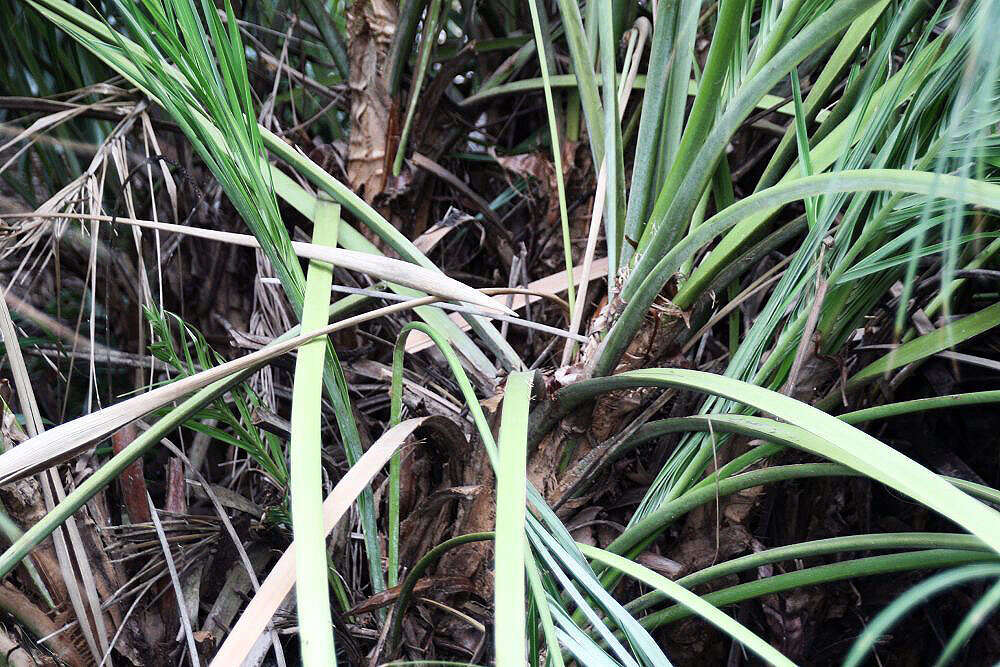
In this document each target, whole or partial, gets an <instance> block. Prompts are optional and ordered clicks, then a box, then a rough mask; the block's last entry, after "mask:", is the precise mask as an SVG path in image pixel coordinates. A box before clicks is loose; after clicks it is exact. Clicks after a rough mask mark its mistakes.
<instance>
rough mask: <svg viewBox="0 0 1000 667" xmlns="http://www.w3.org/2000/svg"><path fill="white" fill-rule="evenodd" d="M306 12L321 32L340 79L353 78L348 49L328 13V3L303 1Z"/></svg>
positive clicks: (312, 0)
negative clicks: (348, 59)
mask: <svg viewBox="0 0 1000 667" xmlns="http://www.w3.org/2000/svg"><path fill="white" fill-rule="evenodd" d="M302 4H303V5H305V8H306V11H307V12H308V13H309V16H310V17H312V20H313V23H315V24H316V28H317V29H318V30H319V35H320V37H322V38H323V43H324V44H325V45H326V48H327V50H328V51H329V52H330V55H332V56H333V64H334V65H336V66H337V72H338V73H339V74H340V78H341V79H343V80H344V81H347V80H348V79H350V78H351V66H350V63H348V61H347V49H345V48H344V40H342V39H341V38H340V33H338V32H337V26H335V25H334V24H333V21H332V20H331V19H330V15H329V14H327V13H326V6H325V5H326V3H325V2H323V0H302Z"/></svg>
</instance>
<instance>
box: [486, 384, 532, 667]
mask: <svg viewBox="0 0 1000 667" xmlns="http://www.w3.org/2000/svg"><path fill="white" fill-rule="evenodd" d="M532 377H533V373H512V374H511V375H510V376H509V377H508V378H507V385H506V388H505V389H504V399H503V412H502V414H501V420H500V434H499V438H498V442H497V446H498V447H499V449H500V468H499V469H498V470H497V518H496V544H495V547H494V554H495V555H494V557H495V559H496V565H495V569H494V572H495V574H494V576H495V578H496V585H495V586H494V590H495V591H496V603H495V605H494V609H495V610H496V611H495V613H496V630H495V636H496V660H497V664H500V665H521V664H524V661H525V659H526V657H527V653H528V647H527V644H526V642H525V625H524V621H525V618H526V614H525V607H524V577H525V572H524V557H525V550H526V549H527V546H528V545H527V542H526V541H525V539H524V529H525V523H524V522H525V502H526V498H525V484H526V482H527V479H526V473H527V456H528V407H529V403H530V401H531V381H532Z"/></svg>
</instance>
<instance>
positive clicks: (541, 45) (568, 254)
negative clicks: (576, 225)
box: [528, 0, 575, 311]
mask: <svg viewBox="0 0 1000 667" xmlns="http://www.w3.org/2000/svg"><path fill="white" fill-rule="evenodd" d="M538 2H539V0H528V9H530V10H531V27H532V29H533V30H534V33H535V46H536V50H537V52H538V65H539V69H540V70H541V72H542V85H543V88H544V91H545V112H546V114H547V116H548V120H549V142H550V143H551V144H552V168H553V169H555V172H556V194H557V196H558V198H559V223H560V225H562V236H563V257H564V260H565V262H566V280H567V287H566V300H567V301H568V302H569V309H570V311H572V310H573V299H574V296H575V295H574V291H573V244H572V241H571V239H570V236H569V213H568V212H567V207H566V185H565V183H564V181H565V178H564V176H563V164H562V141H560V139H559V126H558V125H557V124H556V111H555V103H554V102H553V101H552V84H551V82H550V81H549V61H548V55H547V54H546V49H545V39H544V36H543V35H542V24H541V19H540V18H539V14H538Z"/></svg>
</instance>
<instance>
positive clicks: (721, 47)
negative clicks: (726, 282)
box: [636, 0, 766, 253]
mask: <svg viewBox="0 0 1000 667" xmlns="http://www.w3.org/2000/svg"><path fill="white" fill-rule="evenodd" d="M745 5H746V0H721V2H720V4H719V14H718V20H717V21H716V24H715V33H714V34H713V35H712V46H711V47H710V48H709V50H708V59H707V60H706V62H705V69H704V71H703V72H702V76H701V82H700V85H699V86H698V94H697V95H696V96H695V98H694V104H693V105H692V106H691V113H690V115H689V116H688V123H687V126H686V127H685V128H684V134H683V135H682V137H681V143H680V146H679V147H678V149H677V155H676V156H675V157H674V160H673V162H672V163H671V165H670V171H669V172H668V174H667V180H666V182H665V183H664V184H663V187H662V188H660V191H659V194H658V195H657V197H656V207H655V208H654V213H653V215H654V217H655V215H656V213H655V211H656V210H658V209H660V208H666V207H667V206H669V205H670V203H671V202H672V201H673V198H674V195H675V193H676V192H677V189H678V188H679V187H680V184H681V179H682V177H683V176H684V174H686V173H687V170H688V169H689V168H690V166H691V163H692V161H693V160H694V159H695V156H696V155H697V153H698V150H699V148H701V146H702V144H703V143H704V142H705V139H706V137H707V136H708V133H709V131H710V130H711V128H712V124H713V123H714V122H715V118H716V116H717V115H718V106H719V100H720V99H721V97H722V89H723V85H722V84H723V82H724V81H725V78H726V73H727V72H728V70H729V63H730V62H731V60H732V54H733V49H734V48H736V42H737V40H736V35H737V33H738V31H739V28H740V23H741V18H742V16H743V8H744V6H745ZM765 92H766V91H765ZM681 232H682V230H680V229H678V230H677V232H676V233H677V234H680V233H681ZM648 234H649V225H647V226H646V228H645V229H643V233H642V234H641V235H640V237H639V238H638V239H636V240H638V241H639V248H638V252H639V253H642V252H643V251H644V250H645V248H646V243H648Z"/></svg>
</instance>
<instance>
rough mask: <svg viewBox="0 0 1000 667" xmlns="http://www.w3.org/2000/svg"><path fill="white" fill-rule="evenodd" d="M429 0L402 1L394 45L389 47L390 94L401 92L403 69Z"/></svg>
mask: <svg viewBox="0 0 1000 667" xmlns="http://www.w3.org/2000/svg"><path fill="white" fill-rule="evenodd" d="M426 4H427V0H403V2H402V3H400V8H399V19H398V20H397V21H396V29H395V31H394V32H393V33H392V45H391V46H390V47H389V65H388V67H387V71H386V77H385V78H386V81H387V87H388V89H389V95H391V96H392V97H395V96H396V95H398V94H399V86H400V83H401V82H402V81H403V69H404V68H405V67H406V61H407V60H409V57H410V51H411V50H412V49H413V39H414V38H415V37H416V36H417V26H418V25H419V24H420V14H421V13H422V11H421V10H423V8H424V5H426Z"/></svg>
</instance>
